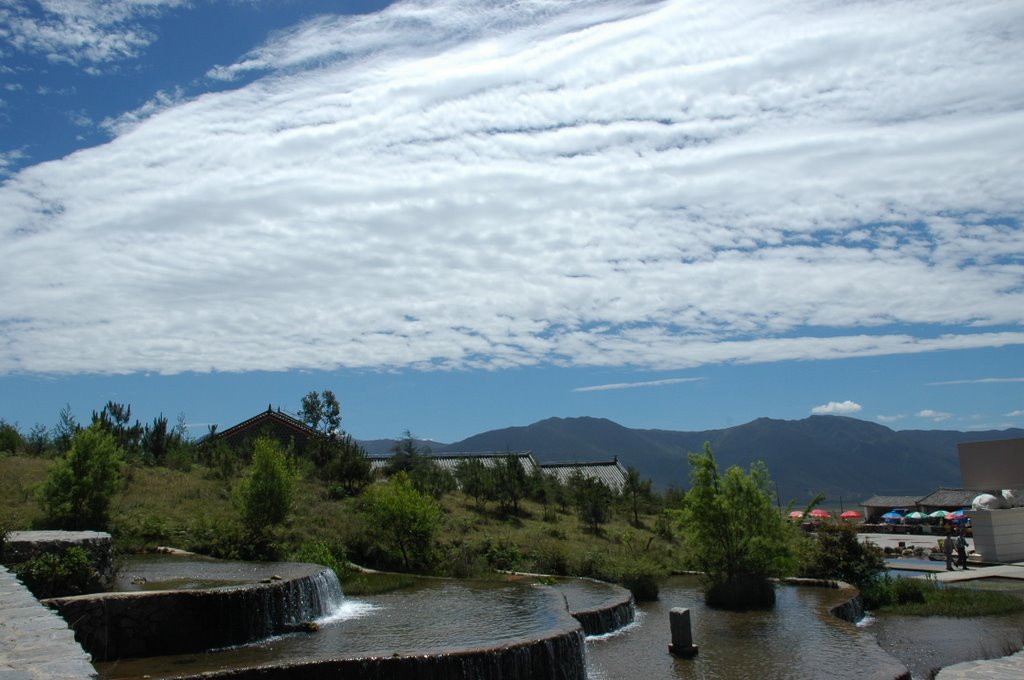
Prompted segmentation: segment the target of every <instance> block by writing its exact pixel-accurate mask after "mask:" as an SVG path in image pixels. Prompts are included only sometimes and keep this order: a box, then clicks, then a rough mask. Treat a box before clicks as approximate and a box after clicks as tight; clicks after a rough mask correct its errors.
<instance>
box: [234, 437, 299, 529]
mask: <svg viewBox="0 0 1024 680" xmlns="http://www.w3.org/2000/svg"><path fill="white" fill-rule="evenodd" d="M294 489H295V473H294V472H293V471H292V468H291V465H289V463H288V458H287V457H286V456H285V455H284V453H283V452H282V451H281V447H280V446H279V445H278V443H277V442H276V441H275V440H273V439H271V438H269V437H259V438H257V439H256V442H255V445H254V450H253V454H252V467H251V468H250V469H249V474H248V475H247V476H246V477H245V479H243V480H242V483H241V485H240V486H239V489H238V498H239V504H240V506H241V512H242V524H244V525H245V527H246V529H248V530H249V531H250V532H251V533H252V534H254V535H255V536H263V535H265V534H266V533H267V529H268V528H270V527H272V526H274V525H276V524H281V523H282V522H284V520H285V519H286V518H287V516H288V513H289V512H290V511H291V507H292V496H293V494H294Z"/></svg>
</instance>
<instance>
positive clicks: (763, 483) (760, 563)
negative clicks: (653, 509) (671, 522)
mask: <svg viewBox="0 0 1024 680" xmlns="http://www.w3.org/2000/svg"><path fill="white" fill-rule="evenodd" d="M689 459H690V478H691V483H692V486H691V488H690V491H689V492H688V493H687V495H686V500H685V504H684V510H683V522H684V527H685V530H686V536H687V539H688V548H689V551H690V553H691V554H692V555H693V556H694V559H695V560H696V562H697V565H698V566H699V568H700V570H701V571H702V572H703V573H704V579H705V585H706V589H705V594H704V598H705V601H706V602H707V604H708V605H709V606H711V607H717V608H722V609H734V610H743V609H758V608H767V607H771V606H773V605H774V603H775V591H774V588H773V586H772V584H771V581H770V580H769V579H770V577H772V576H776V575H778V574H780V573H781V572H782V570H783V568H784V566H785V562H786V560H787V558H788V557H789V537H788V535H787V527H786V524H785V522H784V521H783V519H782V516H781V514H780V513H779V512H778V511H777V510H776V508H775V507H774V505H773V503H772V494H771V482H770V480H769V477H768V469H767V468H766V467H765V465H764V463H761V462H757V463H754V464H753V465H751V467H750V472H749V473H744V472H743V470H741V469H740V468H739V467H737V466H733V467H730V468H729V469H728V470H726V471H725V474H724V475H722V474H720V473H719V471H718V464H717V463H716V462H715V457H714V454H713V453H712V451H711V445H710V444H707V443H706V444H704V451H703V453H699V454H698V453H691V454H690V456H689Z"/></svg>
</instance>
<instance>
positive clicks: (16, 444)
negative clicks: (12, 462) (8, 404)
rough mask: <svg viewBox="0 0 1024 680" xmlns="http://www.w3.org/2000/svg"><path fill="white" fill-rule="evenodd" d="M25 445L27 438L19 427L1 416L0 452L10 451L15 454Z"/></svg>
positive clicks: (9, 452)
mask: <svg viewBox="0 0 1024 680" xmlns="http://www.w3.org/2000/svg"><path fill="white" fill-rule="evenodd" d="M24 447H25V440H24V439H23V438H22V436H21V432H19V431H18V428H17V427H16V426H14V425H11V424H10V423H8V422H7V421H5V420H4V419H2V418H0V453H8V454H10V455H12V456H13V455H14V454H16V453H18V452H20V451H21V450H22V449H23V448H24Z"/></svg>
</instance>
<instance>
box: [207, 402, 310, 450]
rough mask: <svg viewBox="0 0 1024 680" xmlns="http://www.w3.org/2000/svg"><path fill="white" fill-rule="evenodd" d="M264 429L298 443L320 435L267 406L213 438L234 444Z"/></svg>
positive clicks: (287, 415)
mask: <svg viewBox="0 0 1024 680" xmlns="http://www.w3.org/2000/svg"><path fill="white" fill-rule="evenodd" d="M264 431H270V432H271V433H272V436H274V437H276V438H278V439H283V438H287V437H293V438H295V440H296V441H297V442H299V443H301V442H304V441H306V440H308V439H311V438H314V437H319V436H321V435H320V433H319V432H317V431H316V430H314V429H313V428H311V427H310V426H309V425H306V424H305V423H304V422H302V421H301V420H299V419H298V418H295V417H294V416H291V415H289V414H287V413H284V412H283V411H281V410H280V409H278V410H277V411H275V410H273V409H272V408H271V407H270V406H268V407H267V410H266V411H263V412H262V413H259V414H257V415H255V416H253V417H252V418H249V419H248V420H243V421H242V422H240V423H238V424H237V425H232V426H231V427H229V428H228V429H226V430H222V431H220V432H218V433H216V434H215V435H214V438H216V439H222V440H224V441H227V442H228V443H229V444H231V445H232V446H234V445H237V444H239V443H241V442H243V441H244V440H246V439H247V438H248V437H250V436H253V435H258V434H260V433H262V432H264Z"/></svg>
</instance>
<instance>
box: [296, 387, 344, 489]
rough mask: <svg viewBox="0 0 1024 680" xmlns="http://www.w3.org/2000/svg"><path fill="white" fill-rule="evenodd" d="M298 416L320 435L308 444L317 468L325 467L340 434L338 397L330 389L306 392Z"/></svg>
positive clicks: (334, 451)
mask: <svg viewBox="0 0 1024 680" xmlns="http://www.w3.org/2000/svg"><path fill="white" fill-rule="evenodd" d="M299 418H301V419H302V422H304V423H306V425H309V426H310V427H311V428H312V429H314V430H316V431H317V432H318V433H319V434H320V437H319V438H318V439H316V440H315V441H313V442H312V443H311V444H310V446H311V454H312V458H313V463H314V464H315V465H316V466H317V468H318V469H320V470H324V469H326V468H327V467H328V466H329V464H330V463H331V460H332V459H333V458H334V456H335V455H336V454H337V452H338V451H337V443H338V440H339V438H340V437H341V435H342V431H341V405H340V404H339V403H338V398H337V397H335V396H334V392H332V391H331V390H324V391H323V394H320V393H319V392H317V391H316V390H314V391H312V392H310V393H308V394H307V395H306V396H304V397H303V398H302V408H301V409H299Z"/></svg>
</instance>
